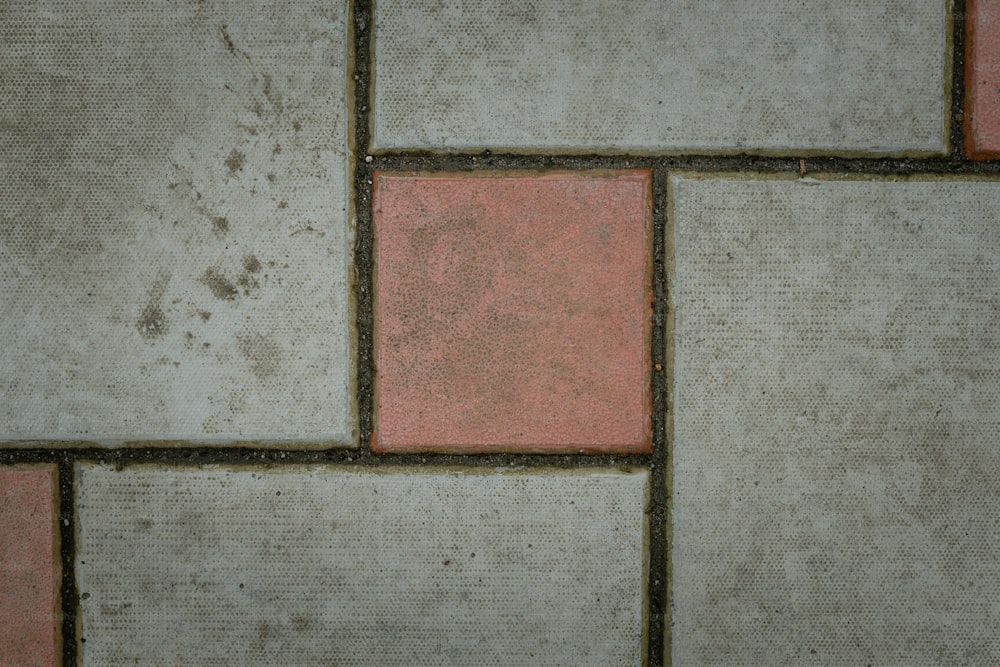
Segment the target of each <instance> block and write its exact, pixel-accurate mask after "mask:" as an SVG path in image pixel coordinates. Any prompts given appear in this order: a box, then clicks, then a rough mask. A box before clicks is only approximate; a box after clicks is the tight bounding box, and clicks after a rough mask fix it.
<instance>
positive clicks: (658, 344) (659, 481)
mask: <svg viewBox="0 0 1000 667" xmlns="http://www.w3.org/2000/svg"><path fill="white" fill-rule="evenodd" d="M666 182H667V174H666V170H664V169H662V168H660V169H656V170H654V172H653V243H652V246H653V247H652V251H653V295H654V298H653V335H652V340H651V341H650V342H651V344H652V346H653V349H652V355H651V357H650V358H651V359H652V362H653V370H652V385H653V386H652V390H653V405H652V415H651V418H652V428H653V456H652V461H650V462H649V469H650V481H649V483H650V486H651V489H650V507H649V535H650V540H649V545H648V549H649V573H648V575H647V586H648V589H647V595H648V602H647V606H648V609H647V613H648V636H647V640H648V645H647V646H648V653H647V656H648V664H649V665H650V667H662V666H664V665H668V664H669V658H668V656H667V654H666V652H667V648H666V646H665V643H666V642H665V638H664V632H663V631H664V627H667V626H666V624H669V622H670V607H669V599H668V596H667V573H668V568H669V562H670V553H669V551H670V550H669V549H668V548H667V546H666V542H667V539H666V538H667V533H666V528H667V525H668V521H669V517H670V514H669V512H670V509H669V497H668V495H667V480H668V479H669V478H670V476H671V474H670V472H671V471H670V468H669V459H668V453H667V446H668V443H667V439H666V429H665V427H664V420H665V418H666V410H667V392H666V384H667V377H666V376H667V370H668V366H667V363H666V359H665V352H666V347H665V345H664V322H665V320H666V317H667V312H668V303H667V299H666V296H667V295H666V281H665V270H664V269H665V263H666V261H667V259H666V248H665V235H664V234H665V222H664V221H665V215H666V212H665V210H664V203H665V201H666Z"/></svg>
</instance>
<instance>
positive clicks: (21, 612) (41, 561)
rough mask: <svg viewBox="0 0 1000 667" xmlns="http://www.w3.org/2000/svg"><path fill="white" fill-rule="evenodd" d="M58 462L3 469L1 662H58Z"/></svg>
mask: <svg viewBox="0 0 1000 667" xmlns="http://www.w3.org/2000/svg"><path fill="white" fill-rule="evenodd" d="M56 488H57V477H56V469H55V466H28V467H14V468H0V665H3V666H5V667H6V666H8V665H9V666H12V667H13V666H15V665H16V666H17V667H25V666H27V665H55V664H58V662H59V661H58V658H57V654H58V648H57V647H58V645H59V627H58V625H59V611H58V609H59V580H60V574H59V572H60V567H59V554H58V539H57V537H56V530H57V526H56V518H57V516H58V513H57V511H56Z"/></svg>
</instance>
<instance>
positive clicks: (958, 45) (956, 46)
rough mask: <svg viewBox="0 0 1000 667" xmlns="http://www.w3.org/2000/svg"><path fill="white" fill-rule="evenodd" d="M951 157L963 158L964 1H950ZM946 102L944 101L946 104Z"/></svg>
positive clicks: (966, 19)
mask: <svg viewBox="0 0 1000 667" xmlns="http://www.w3.org/2000/svg"><path fill="white" fill-rule="evenodd" d="M951 1H952V6H951V17H950V18H951V22H952V32H951V36H950V37H951V42H950V44H949V46H950V47H951V72H949V74H950V75H951V100H950V101H951V157H952V159H955V160H961V159H962V158H963V157H964V156H965V149H966V147H965V123H966V118H965V94H966V91H965V81H966V78H965V77H966V72H965V25H966V21H968V18H969V17H968V13H967V10H968V3H967V2H966V0H951ZM947 101H948V100H946V102H947Z"/></svg>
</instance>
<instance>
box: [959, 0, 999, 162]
mask: <svg viewBox="0 0 1000 667" xmlns="http://www.w3.org/2000/svg"><path fill="white" fill-rule="evenodd" d="M966 9H967V10H968V12H967V17H966V20H965V29H966V37H965V40H966V43H965V152H966V155H969V156H970V157H972V158H974V159H989V158H997V157H1000V2H998V1H997V0H967V3H966Z"/></svg>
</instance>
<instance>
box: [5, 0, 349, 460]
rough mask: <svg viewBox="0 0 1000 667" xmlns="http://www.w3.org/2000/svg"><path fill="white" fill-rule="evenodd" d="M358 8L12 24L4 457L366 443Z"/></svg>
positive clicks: (9, 9) (14, 11)
mask: <svg viewBox="0 0 1000 667" xmlns="http://www.w3.org/2000/svg"><path fill="white" fill-rule="evenodd" d="M345 5H346V3H345V2H342V1H338V2H321V1H319V0H307V1H305V2H296V3H293V4H290V5H287V4H285V3H275V2H268V1H266V0H252V1H250V2H247V1H244V0H238V1H237V0H208V1H206V2H182V3H177V2H167V1H166V0H155V1H154V2H144V3H135V2H128V1H126V0H106V1H102V2H77V1H76V0H54V1H53V2H34V1H33V0H4V2H3V3H2V5H0V62H2V63H3V66H2V67H0V99H3V100H4V103H3V105H0V339H2V340H3V341H5V343H4V345H3V346H0V378H2V380H0V440H26V439H39V440H50V439H51V440H87V441H98V442H101V443H108V444H112V443H116V442H120V441H122V440H146V439H153V440H172V439H185V440H188V441H192V442H206V443H224V442H226V441H229V440H234V439H239V440H258V441H260V440H265V441H289V440H294V441H310V440H318V441H324V442H334V443H341V444H343V443H349V442H351V441H352V439H353V435H352V428H353V418H352V415H351V411H352V410H351V401H352V397H351V391H350V388H349V385H350V381H349V378H350V376H351V362H350V359H351V353H350V325H349V321H350V319H351V318H350V315H349V290H348V269H349V261H350V258H351V254H352V253H351V250H352V247H351V243H352V242H351V239H350V236H351V234H350V232H349V228H348V218H347V216H348V213H347V194H346V193H347V165H348V156H347V148H346V142H347V137H346V116H345V113H346V108H345V95H346V77H347V74H346V63H345V60H346V58H345V50H346V38H347V27H346V24H345V19H344V12H345Z"/></svg>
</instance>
